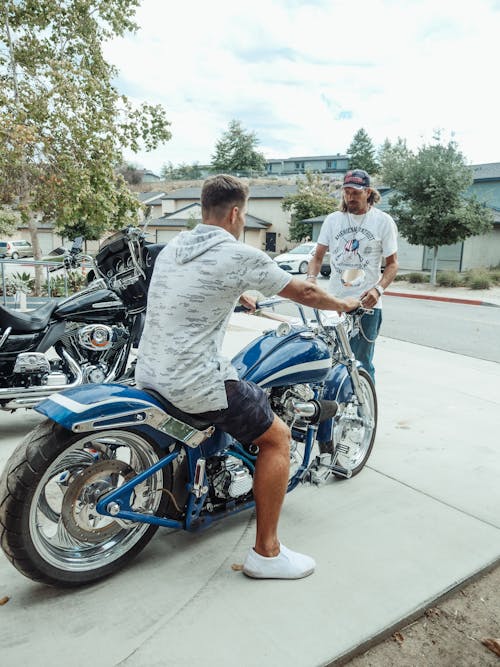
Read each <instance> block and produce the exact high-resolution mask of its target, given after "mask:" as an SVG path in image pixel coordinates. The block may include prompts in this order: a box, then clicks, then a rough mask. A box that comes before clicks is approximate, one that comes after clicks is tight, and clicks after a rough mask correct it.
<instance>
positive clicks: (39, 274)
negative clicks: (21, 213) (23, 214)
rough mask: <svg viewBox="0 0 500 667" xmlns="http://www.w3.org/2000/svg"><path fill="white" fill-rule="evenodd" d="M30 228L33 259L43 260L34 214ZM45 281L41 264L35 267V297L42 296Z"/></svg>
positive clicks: (30, 220)
mask: <svg viewBox="0 0 500 667" xmlns="http://www.w3.org/2000/svg"><path fill="white" fill-rule="evenodd" d="M28 228H29V232H30V238H31V245H32V246H33V257H34V259H36V260H40V259H42V249H41V248H40V241H39V240H38V229H37V226H36V217H35V216H34V215H33V214H32V215H30V218H29V220H28ZM43 279H44V268H43V266H40V265H39V264H36V265H35V296H41V294H42V284H43Z"/></svg>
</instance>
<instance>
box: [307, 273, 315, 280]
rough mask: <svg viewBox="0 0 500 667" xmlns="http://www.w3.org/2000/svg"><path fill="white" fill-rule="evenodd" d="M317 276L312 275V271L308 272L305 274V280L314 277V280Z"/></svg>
mask: <svg viewBox="0 0 500 667" xmlns="http://www.w3.org/2000/svg"><path fill="white" fill-rule="evenodd" d="M317 277H318V276H313V274H312V273H308V274H307V276H306V280H307V279H308V278H314V280H316V279H317Z"/></svg>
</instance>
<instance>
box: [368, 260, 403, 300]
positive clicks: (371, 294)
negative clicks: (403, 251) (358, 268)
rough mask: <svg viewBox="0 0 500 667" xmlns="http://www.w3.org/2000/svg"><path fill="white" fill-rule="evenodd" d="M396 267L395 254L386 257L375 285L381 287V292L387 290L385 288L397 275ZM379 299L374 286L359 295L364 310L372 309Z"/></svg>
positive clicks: (379, 295)
mask: <svg viewBox="0 0 500 667" xmlns="http://www.w3.org/2000/svg"><path fill="white" fill-rule="evenodd" d="M398 267H399V264H398V254H397V252H395V253H394V254H392V255H389V256H388V257H386V258H385V269H384V273H383V274H382V278H380V280H379V281H378V283H377V285H379V286H380V287H382V289H383V290H385V289H387V287H388V286H389V285H390V284H391V283H392V281H393V280H394V278H395V277H396V275H397V273H398ZM380 297H381V294H380V293H379V292H378V290H377V287H376V286H374V287H371V288H370V289H368V290H366V292H363V294H362V295H361V301H362V302H363V306H364V307H365V308H373V307H374V306H375V304H376V303H377V301H378V300H379V299H380Z"/></svg>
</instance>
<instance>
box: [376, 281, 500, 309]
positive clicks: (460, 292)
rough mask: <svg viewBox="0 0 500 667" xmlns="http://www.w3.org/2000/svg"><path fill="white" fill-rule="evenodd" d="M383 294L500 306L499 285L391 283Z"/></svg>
mask: <svg viewBox="0 0 500 667" xmlns="http://www.w3.org/2000/svg"><path fill="white" fill-rule="evenodd" d="M384 296H399V297H406V298H412V299H429V300H432V301H449V302H452V303H453V302H454V303H464V304H469V305H474V306H500V287H491V288H490V289H485V290H472V289H467V288H466V287H434V286H432V285H429V283H415V284H412V283H408V282H404V281H397V282H393V283H391V285H389V287H388V288H387V291H386V292H385V294H384Z"/></svg>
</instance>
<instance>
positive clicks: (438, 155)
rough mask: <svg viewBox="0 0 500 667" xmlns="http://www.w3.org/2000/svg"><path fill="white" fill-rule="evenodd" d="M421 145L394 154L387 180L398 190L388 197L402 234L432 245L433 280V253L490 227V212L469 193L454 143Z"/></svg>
mask: <svg viewBox="0 0 500 667" xmlns="http://www.w3.org/2000/svg"><path fill="white" fill-rule="evenodd" d="M435 139H436V143H434V144H431V145H424V146H423V147H422V148H420V149H419V151H418V152H417V153H416V154H413V153H408V154H407V155H406V156H405V155H403V154H401V155H400V156H399V158H398V157H397V156H395V155H394V154H393V158H394V161H393V163H392V166H391V169H390V170H389V171H388V172H387V177H388V181H387V184H388V185H390V186H391V187H393V188H395V190H396V194H395V195H394V196H392V197H391V198H390V200H389V204H390V208H391V213H392V214H393V215H394V216H395V217H396V218H397V221H398V228H399V230H400V232H401V234H402V235H403V236H404V237H405V238H406V239H408V241H409V242H410V243H411V244H414V245H426V246H429V247H431V248H433V249H434V254H433V262H432V269H431V283H432V284H433V285H434V284H436V271H437V254H438V249H439V247H440V246H442V245H452V244H453V243H457V242H459V241H463V240H465V239H466V238H469V237H470V236H475V235H477V234H484V233H486V232H488V231H489V230H490V229H491V227H492V224H493V217H492V214H491V211H489V210H488V209H487V208H486V206H485V205H484V204H482V203H481V202H479V201H477V199H476V198H475V197H470V196H467V194H466V190H467V188H468V187H469V186H470V185H471V184H472V182H473V176H472V170H471V169H470V168H469V167H467V165H466V164H465V159H464V156H463V155H462V153H460V152H459V150H458V149H457V145H456V143H455V142H453V141H450V142H449V143H448V144H447V145H442V144H441V143H440V137H439V136H437V137H435Z"/></svg>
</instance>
